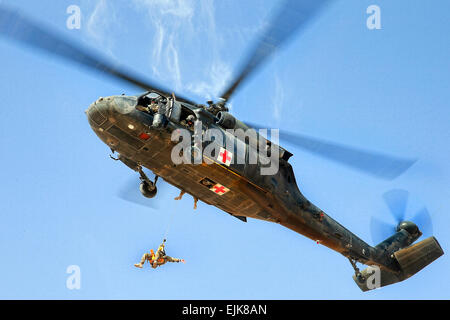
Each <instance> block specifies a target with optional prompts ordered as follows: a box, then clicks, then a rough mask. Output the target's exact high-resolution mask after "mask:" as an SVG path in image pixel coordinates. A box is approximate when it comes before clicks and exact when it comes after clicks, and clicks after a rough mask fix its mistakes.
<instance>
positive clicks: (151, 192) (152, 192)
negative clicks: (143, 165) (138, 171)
mask: <svg viewBox="0 0 450 320" xmlns="http://www.w3.org/2000/svg"><path fill="white" fill-rule="evenodd" d="M139 190H140V191H141V193H142V195H143V196H144V197H146V198H149V199H151V198H154V197H155V196H156V193H157V192H158V189H157V188H156V186H155V185H154V184H151V185H150V184H149V183H148V182H146V181H142V182H141V184H140V185H139Z"/></svg>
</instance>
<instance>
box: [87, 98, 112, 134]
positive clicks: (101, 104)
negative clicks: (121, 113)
mask: <svg viewBox="0 0 450 320" xmlns="http://www.w3.org/2000/svg"><path fill="white" fill-rule="evenodd" d="M110 109H111V108H110V105H109V99H108V98H106V99H105V98H99V99H98V100H97V101H95V102H94V103H93V104H91V105H90V106H89V108H88V109H87V110H86V111H85V113H86V115H87V117H88V121H89V124H90V125H91V127H92V128H93V129H98V128H99V127H101V125H102V124H104V123H105V122H106V121H107V120H108V114H109V111H110Z"/></svg>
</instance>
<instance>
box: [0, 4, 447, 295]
mask: <svg viewBox="0 0 450 320" xmlns="http://www.w3.org/2000/svg"><path fill="white" fill-rule="evenodd" d="M330 2H332V1H331V0H315V1H310V0H306V1H298V0H287V1H284V2H283V4H282V5H281V6H280V8H279V10H278V11H277V12H276V14H274V16H273V17H272V20H271V21H270V23H269V24H268V25H267V27H266V28H265V30H264V31H263V32H262V33H261V35H260V37H259V38H258V39H257V41H255V43H254V46H253V47H252V48H251V50H250V52H249V54H248V56H247V57H246V59H244V60H243V62H242V65H241V66H240V68H238V70H237V72H236V76H235V77H234V79H232V81H230V83H229V85H228V86H227V87H226V88H225V89H224V90H223V93H222V94H221V95H220V99H219V100H218V101H216V102H214V101H208V102H207V105H203V104H198V103H196V102H194V101H192V100H191V99H189V98H188V97H184V96H182V95H179V94H177V93H175V92H173V91H172V90H169V89H166V88H163V87H162V86H160V85H158V84H157V83H153V82H151V81H148V80H147V79H144V78H142V77H140V76H138V75H136V74H134V73H133V72H131V71H129V70H127V69H125V68H123V67H120V66H117V65H115V64H112V63H110V62H108V61H107V60H106V59H105V58H104V57H101V56H100V55H98V54H94V53H92V51H89V50H87V49H84V48H82V47H81V46H79V45H76V44H75V43H72V42H70V41H68V40H66V39H65V38H64V37H62V36H60V35H58V34H56V33H55V32H52V31H51V30H50V29H49V28H45V27H43V25H42V24H41V23H37V22H35V21H33V20H31V19H29V18H28V17H26V16H24V15H22V14H21V13H18V12H16V11H14V10H12V9H9V8H6V7H3V6H0V35H2V36H4V37H7V38H9V39H11V40H13V41H16V42H19V43H20V44H22V45H25V46H28V47H31V48H33V49H36V50H40V51H43V52H46V53H49V54H52V55H54V56H57V57H59V58H62V59H65V60H66V61H69V62H72V63H75V64H78V65H80V66H83V67H85V68H87V69H90V70H92V71H97V72H101V73H102V74H104V75H109V76H111V77H113V78H116V79H120V80H122V81H125V82H127V83H129V84H132V85H134V86H136V87H138V88H141V89H142V90H144V91H145V92H144V93H142V94H140V95H137V96H125V95H113V96H109V97H100V98H99V99H97V100H96V101H94V102H93V103H92V104H91V105H90V106H89V107H88V109H87V110H86V115H87V118H88V121H89V124H90V126H91V128H92V130H93V131H94V133H95V134H96V136H97V137H98V138H99V139H100V140H101V141H102V142H104V143H105V144H106V145H107V146H108V147H109V148H110V149H111V151H112V152H113V154H117V156H113V155H111V158H113V159H114V160H116V161H120V162H122V163H123V164H125V165H126V166H127V167H129V168H130V169H132V170H133V171H135V172H137V173H138V174H139V179H140V181H141V183H140V187H139V189H140V191H141V193H142V195H143V196H144V197H145V198H148V199H152V198H154V197H156V196H157V181H158V179H159V178H161V179H162V180H164V181H165V182H166V183H169V184H171V185H173V186H174V187H176V188H178V189H180V190H181V191H182V192H183V193H187V194H189V195H191V196H192V197H194V199H198V200H201V201H202V202H204V203H206V204H209V205H212V206H215V207H217V208H218V209H220V210H222V211H224V212H226V213H228V214H230V215H231V216H233V217H235V218H237V219H239V220H241V221H243V222H246V221H247V219H248V218H253V219H260V220H264V221H268V222H273V223H277V224H280V225H282V226H284V227H286V228H289V229H291V230H293V231H295V232H297V233H299V234H301V235H304V236H306V237H308V238H310V239H311V240H313V241H315V242H317V243H318V244H321V245H324V246H326V247H328V248H330V249H332V250H334V251H336V252H338V253H340V254H341V255H343V256H344V257H346V258H347V259H348V260H349V262H350V264H351V266H352V268H353V269H354V275H353V280H354V281H355V283H356V284H357V285H358V287H359V288H360V289H361V290H362V291H368V290H372V289H375V288H379V287H383V286H386V285H390V284H393V283H397V282H400V281H403V280H405V279H407V278H409V277H411V276H413V275H414V274H416V273H417V272H419V271H420V270H422V269H423V268H425V267H426V266H428V265H429V264H430V263H432V262H433V261H435V260H436V259H438V258H439V257H440V256H442V255H443V254H444V251H443V250H442V248H441V246H440V245H439V243H438V241H437V240H436V238H435V237H434V236H431V237H429V238H427V239H425V240H422V241H420V242H417V243H415V242H416V240H418V239H419V238H420V237H421V236H422V231H421V230H420V229H419V226H418V225H416V224H415V223H414V222H412V221H406V220H402V221H399V222H398V225H397V226H396V228H395V229H394V230H393V234H392V235H391V236H389V237H388V238H387V239H385V240H383V241H382V242H380V243H379V244H377V245H375V246H370V245H369V244H367V243H366V242H364V241H363V240H362V239H360V238H359V237H357V236H356V235H355V234H353V233H352V232H351V231H349V230H348V229H346V228H345V227H344V226H342V225H341V224H339V223H338V222H337V221H335V220H334V219H333V218H331V216H329V215H328V214H326V213H325V212H323V211H322V210H321V209H320V208H318V207H317V206H315V205H314V204H313V203H311V202H310V201H309V200H308V199H306V198H305V197H304V196H303V194H302V193H301V192H300V190H299V188H298V185H297V183H296V179H295V175H294V172H293V169H292V166H291V164H290V163H289V159H290V158H291V157H292V156H293V154H292V153H291V152H289V151H288V150H286V149H284V148H283V147H282V146H280V145H279V143H278V139H277V138H275V139H273V137H274V135H273V133H272V134H271V139H269V138H268V136H267V137H266V134H264V132H262V131H261V130H262V129H263V127H262V126H259V125H257V124H252V123H250V122H247V121H241V120H239V119H237V118H236V117H234V116H233V115H232V114H231V113H230V112H229V108H228V102H229V101H230V100H231V98H232V97H233V95H234V94H235V93H236V92H238V89H239V88H241V86H242V85H243V84H244V83H245V82H246V81H247V80H249V78H250V77H251V76H252V75H253V74H254V73H255V72H256V71H257V70H258V69H259V68H261V67H262V66H263V65H264V63H265V62H266V61H267V60H268V59H269V58H270V57H271V56H273V55H274V53H275V52H276V50H277V49H279V48H280V47H282V46H283V45H285V44H286V43H287V42H288V41H289V40H291V39H292V38H293V35H294V34H297V33H299V32H300V31H301V30H302V29H305V28H306V27H307V26H308V24H309V23H310V22H311V20H313V19H314V18H315V17H316V16H317V15H318V14H319V13H320V12H321V11H322V10H324V9H325V8H326V6H327V5H328V4H329V3H330ZM257 130H259V132H257ZM211 132H215V133H216V134H217V136H215V137H214V139H213V138H212V137H209V139H207V138H205V137H206V136H208V133H211ZM242 132H243V133H244V135H241V134H240V133H242ZM279 135H280V139H281V140H286V141H289V142H290V143H291V144H293V145H295V146H298V147H299V148H302V149H304V150H306V151H309V152H311V153H314V154H316V155H318V156H321V157H325V158H327V159H330V160H333V161H337V162H339V163H341V164H344V165H347V166H350V167H352V168H355V169H357V170H359V171H362V172H365V173H368V174H370V175H372V176H376V177H379V178H383V179H394V178H396V177H397V176H399V175H400V174H402V173H404V172H405V171H406V170H407V169H409V168H410V167H411V166H412V165H413V164H414V163H415V160H414V159H405V158H398V157H393V156H389V155H385V154H381V153H377V152H370V151H366V150H359V149H356V148H352V147H348V146H344V145H341V144H336V143H331V142H329V141H322V140H320V139H316V138H312V137H309V136H305V135H301V134H298V133H291V132H286V131H283V130H279ZM275 136H276V131H275ZM180 137H181V138H182V141H183V145H182V146H181V147H182V148H178V149H177V147H178V146H179V144H180ZM208 148H209V150H210V151H211V152H210V153H208V154H207V153H206V152H204V151H206V150H207V149H208ZM174 150H175V152H174ZM175 158H176V159H178V160H180V159H181V160H182V161H174V159H175ZM250 159H253V160H254V161H250ZM273 164H275V168H276V170H274V171H273V172H270V173H269V174H267V170H265V169H270V168H271V167H272V165H273ZM144 169H148V170H150V171H152V172H153V174H154V175H155V178H154V179H153V180H152V179H150V178H149V177H148V175H147V174H146V173H145V171H144ZM269 171H270V170H269ZM263 172H265V173H263ZM148 201H153V200H148ZM421 227H422V226H421ZM414 243H415V244H414ZM357 263H362V264H365V265H367V266H368V267H367V268H366V269H364V270H362V271H361V270H360V269H359V268H358V267H357Z"/></svg>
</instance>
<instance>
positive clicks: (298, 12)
mask: <svg viewBox="0 0 450 320" xmlns="http://www.w3.org/2000/svg"><path fill="white" fill-rule="evenodd" d="M329 1H330V0H301V1H300V0H285V2H284V4H283V5H282V7H281V8H280V10H279V11H278V13H277V14H276V15H275V16H274V17H273V19H272V20H271V22H270V24H269V25H268V26H267V28H266V30H265V31H264V32H263V33H262V34H261V36H260V38H259V39H258V40H257V42H256V43H255V46H254V47H253V49H252V50H251V51H250V54H249V55H248V57H247V59H245V60H244V63H243V64H242V66H241V68H240V69H239V72H238V73H237V76H236V77H235V79H234V80H233V81H231V83H230V85H229V86H228V88H227V89H226V90H225V91H224V93H223V94H222V95H221V96H220V97H221V98H222V99H224V100H225V101H227V100H229V99H230V97H231V95H232V94H233V93H234V92H235V90H236V89H237V88H238V87H239V86H240V85H241V84H242V83H243V82H244V80H246V79H247V78H248V77H249V76H250V74H251V73H252V72H253V71H255V70H256V69H257V68H258V67H260V65H261V64H262V63H263V62H264V61H265V60H267V58H269V57H270V56H271V55H272V54H273V53H274V52H275V51H276V49H277V48H279V47H281V46H282V45H284V44H286V43H287V42H288V40H289V39H290V38H292V36H293V35H294V34H295V33H296V32H298V31H300V29H302V28H305V27H306V26H307V23H308V22H310V21H311V20H312V19H313V18H314V17H315V16H316V15H317V13H318V12H319V11H320V9H322V7H324V5H325V4H326V3H328V2H329Z"/></svg>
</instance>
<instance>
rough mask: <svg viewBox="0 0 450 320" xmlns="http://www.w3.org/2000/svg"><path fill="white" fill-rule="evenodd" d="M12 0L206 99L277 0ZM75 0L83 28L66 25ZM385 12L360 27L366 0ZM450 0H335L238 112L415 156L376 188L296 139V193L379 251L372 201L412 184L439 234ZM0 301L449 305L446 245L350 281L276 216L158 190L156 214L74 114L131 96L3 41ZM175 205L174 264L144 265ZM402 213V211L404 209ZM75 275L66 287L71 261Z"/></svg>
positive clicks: (447, 172) (444, 199) (340, 262)
mask: <svg viewBox="0 0 450 320" xmlns="http://www.w3.org/2000/svg"><path fill="white" fill-rule="evenodd" d="M0 3H1V4H7V5H11V6H14V7H16V8H20V9H21V10H23V11H24V12H26V13H27V14H28V15H29V16H32V17H34V18H35V19H37V20H40V21H43V22H45V23H46V24H48V25H50V26H52V27H53V28H54V29H56V30H57V31H58V32H60V33H62V34H63V35H64V36H66V37H67V38H68V39H74V40H75V41H77V42H80V43H82V44H84V45H85V46H88V47H91V48H94V49H96V50H97V51H100V52H102V53H103V54H104V55H106V56H107V57H109V58H110V59H112V60H113V61H120V62H121V63H123V64H124V65H127V66H129V67H130V68H132V69H134V70H137V71H139V72H140V73H141V74H144V75H147V76H148V77H149V78H151V79H154V80H157V81H159V82H161V84H163V85H164V86H165V87H169V88H174V90H175V91H176V92H179V93H181V94H184V95H187V96H190V97H192V98H193V99H196V100H197V101H201V102H203V101H205V100H206V98H211V97H213V98H214V97H216V95H218V94H219V92H220V90H221V89H222V88H223V87H224V86H225V84H226V83H227V79H230V77H231V76H232V74H233V70H234V69H235V67H237V66H238V64H239V62H240V59H241V58H242V57H243V55H244V54H245V53H246V51H247V49H248V48H249V45H250V44H251V41H252V39H254V37H255V36H256V35H257V33H258V32H259V31H260V30H261V28H262V27H264V24H265V22H266V19H265V17H267V15H268V14H269V13H270V12H271V11H272V10H273V8H274V4H273V1H259V0H258V1H256V0H251V1H245V2H242V1H235V0H227V1H206V0H205V1H203V0H202V1H194V0H192V1H191V0H184V1H181V0H180V1H166V0H157V1H156V0H154V1H151V0H148V1H146V0H132V1H128V2H127V4H125V2H119V1H87V0H82V1H75V0H61V1H54V0H53V1H51V0H41V1H34V2H31V1H25V0H16V1H5V0H3V1H0ZM72 4H75V5H78V6H80V8H81V11H82V20H81V29H80V30H68V29H67V28H66V19H67V17H68V15H67V14H66V8H67V7H68V6H69V5H72ZM372 4H377V5H379V6H380V8H381V19H382V20H381V23H382V29H381V30H368V29H367V27H366V19H367V17H368V16H367V14H366V8H367V7H368V6H369V5H372ZM449 11H450V3H449V2H448V1H445V0H440V1H438V0H436V1H433V2H432V5H431V4H430V3H428V2H426V1H406V0H397V1H385V0H371V1H366V0H347V1H342V0H341V1H335V3H334V4H333V5H332V6H330V7H329V8H328V9H327V10H326V11H325V12H323V14H322V15H321V16H320V18H319V19H318V20H317V21H315V23H313V24H312V25H311V26H310V28H308V29H307V30H306V31H305V32H304V33H303V34H301V35H300V36H298V37H295V39H294V41H293V42H292V43H290V44H289V45H288V46H286V47H285V48H284V50H281V51H280V52H278V53H277V55H276V56H275V57H274V59H271V60H270V62H269V63H268V64H267V65H266V66H265V67H264V68H263V69H261V70H260V71H259V72H257V74H255V76H254V77H253V78H252V79H251V80H250V81H248V82H247V83H246V85H245V86H243V87H242V88H241V89H240V91H239V92H238V94H237V95H236V96H235V97H234V98H233V100H232V109H233V113H234V114H235V115H236V116H237V117H239V118H241V119H243V120H251V121H252V122H255V123H260V124H262V125H272V126H276V127H280V126H281V127H283V128H285V129H287V130H290V131H294V132H295V131H297V132H300V133H304V134H308V135H312V136H316V137H319V138H323V139H328V140H331V141H336V142H340V143H344V144H348V145H351V146H356V147H362V148H365V149H370V150H378V151H382V152H385V153H388V154H393V155H398V156H404V157H414V158H418V159H419V160H418V162H417V163H416V164H415V165H414V166H413V167H412V168H411V169H410V170H409V171H407V172H406V173H405V174H403V175H402V176H400V177H399V178H397V179H395V180H393V181H382V180H377V179H375V178H372V177H370V176H366V175H363V174H361V173H358V172H354V171H351V170H349V169H347V168H346V167H343V166H341V165H338V164H334V163H331V162H329V161H326V160H322V159H319V158H317V157H314V156H313V155H310V154H308V153H305V152H302V151H301V150H298V149H296V148H293V147H290V146H286V148H287V149H288V150H290V151H291V152H293V153H294V157H293V158H292V160H291V163H292V165H293V167H294V171H295V173H296V178H297V182H298V184H299V187H300V190H301V191H302V192H303V194H304V195H305V196H306V197H308V198H309V199H310V200H311V201H312V202H313V203H315V204H316V205H317V206H318V207H320V208H321V209H323V210H324V211H325V212H327V213H328V214H329V215H331V216H332V217H333V218H335V219H336V220H337V221H339V222H340V223H342V224H343V225H345V226H346V227H347V228H349V229H350V230H351V231H352V232H354V233H355V234H357V235H358V236H360V237H361V238H362V239H365V240H366V241H367V242H368V243H370V244H373V243H372V241H371V238H370V229H369V225H370V218H371V217H372V216H375V217H378V218H381V219H384V220H388V221H389V213H388V209H387V207H386V206H385V204H384V202H383V200H382V194H383V193H384V192H386V191H388V190H390V189H393V188H401V189H406V190H408V191H409V192H410V198H411V199H410V200H411V201H410V203H409V206H408V213H409V214H410V215H413V214H414V213H415V212H416V211H417V210H418V209H420V208H421V207H422V206H426V207H427V208H428V210H429V211H430V213H431V216H432V219H433V229H434V235H435V236H436V237H437V239H438V240H439V242H440V244H441V245H442V247H443V249H444V251H447V250H448V249H447V248H449V245H450V237H449V235H448V232H447V231H448V226H449V224H450V217H449V214H448V213H449V212H450V203H449V199H450V187H449V181H450V150H449V140H450V130H449V123H450V110H449V108H448V102H449V101H450V90H449V89H450V75H449V70H450V59H449V58H448V57H449V56H450V38H449V37H448V32H449V31H450V20H449V19H448V12H449ZM0 64H1V69H2V72H1V73H0V88H1V95H2V96H1V101H2V102H1V103H2V108H0V146H1V150H2V157H1V160H0V161H1V167H2V170H1V171H0V172H1V181H2V184H1V187H0V188H1V204H2V205H1V215H0V252H1V259H0V261H1V263H0V298H2V299H12V298H25V299H38V298H39V299H53V298H57V299H399V298H400V299H449V298H450V293H449V292H450V290H449V288H450V275H449V274H448V272H447V271H448V269H449V258H448V254H446V255H444V256H443V257H442V258H440V259H439V260H437V261H436V262H435V263H433V264H432V265H431V266H429V267H428V268H426V269H424V270H423V271H421V272H420V273H419V274H417V275H416V276H414V277H412V278H411V279H408V280H407V281H404V282H402V283H399V284H396V285H393V286H390V287H386V288H382V289H380V290H376V291H374V292H370V293H362V292H360V291H359V289H358V288H357V286H356V285H355V283H354V282H353V280H352V278H351V276H352V273H353V270H352V268H351V266H350V264H349V262H348V261H347V260H346V259H345V258H344V257H342V256H340V255H339V254H337V253H336V252H333V251H331V250H329V249H327V248H325V247H323V246H320V245H317V244H316V243H315V242H313V241H311V240H309V239H307V238H305V237H303V236H301V235H299V234H296V233H294V232H292V231H290V230H288V229H285V228H283V227H281V226H279V225H276V224H270V223H266V222H262V221H257V220H251V219H250V220H249V222H248V223H246V224H245V223H242V222H240V221H239V220H237V219H234V218H232V217H230V216H229V215H228V214H225V213H223V212H221V211H219V210H218V209H216V208H214V207H211V206H208V205H206V204H204V203H199V208H198V210H196V211H193V210H192V205H193V203H192V199H191V198H190V197H188V196H186V197H184V198H183V200H182V201H178V202H177V201H173V200H172V199H173V198H174V197H175V196H177V195H178V190H176V189H175V188H173V187H171V186H168V185H166V186H163V185H162V184H161V185H160V190H159V191H160V192H159V194H158V198H157V199H156V200H149V201H157V202H158V203H159V209H158V210H152V209H149V208H146V207H143V206H139V205H135V204H131V203H128V202H124V201H123V200H121V199H119V198H118V197H117V192H118V191H119V190H120V188H121V187H122V186H123V184H125V183H127V181H129V179H130V177H133V176H134V177H135V178H136V180H137V176H136V174H135V173H134V172H132V171H131V170H129V169H128V168H127V167H125V166H124V165H122V164H120V163H117V162H113V161H111V160H110V159H109V157H108V154H109V149H108V148H107V146H106V145H104V144H103V143H102V142H101V141H100V140H99V139H98V138H97V137H96V136H95V134H94V133H93V132H92V130H91V129H90V127H89V125H88V122H87V119H86V116H85V114H84V110H85V109H86V108H87V106H88V105H89V104H90V103H92V102H93V101H95V100H96V99H97V98H98V97H100V96H109V95H115V94H121V93H126V94H136V93H138V92H139V90H136V89H135V88H133V87H129V86H128V85H124V84H122V83H120V82H117V81H110V80H109V79H108V78H106V77H102V76H96V75H95V74H94V75H93V74H91V73H89V72H85V71H84V70H82V69H80V68H78V67H73V66H71V65H65V64H64V63H60V61H58V60H55V59H54V58H53V57H48V56H45V55H44V56H43V55H36V54H34V53H32V52H29V51H24V50H23V49H22V48H20V47H17V46H15V45H12V44H11V43H8V42H6V41H4V40H3V39H0ZM171 215H173V222H172V223H171V225H170V233H169V235H168V243H167V252H168V254H170V255H172V256H176V257H182V258H185V259H186V261H187V263H186V264H184V265H179V264H170V265H166V266H164V267H163V268H159V269H157V270H151V269H148V268H146V269H143V270H140V269H137V268H135V267H133V264H134V263H136V262H138V260H139V259H140V257H141V255H142V253H143V252H145V251H148V250H149V249H150V248H156V246H157V245H158V244H159V242H160V241H161V240H162V237H163V235H164V232H165V230H166V228H167V226H168V223H169V220H170V217H171ZM407 216H408V214H407ZM69 265H78V266H80V268H81V289H80V290H68V289H67V288H66V279H67V277H68V276H69V275H68V274H67V273H66V268H67V267H68V266H69Z"/></svg>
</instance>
